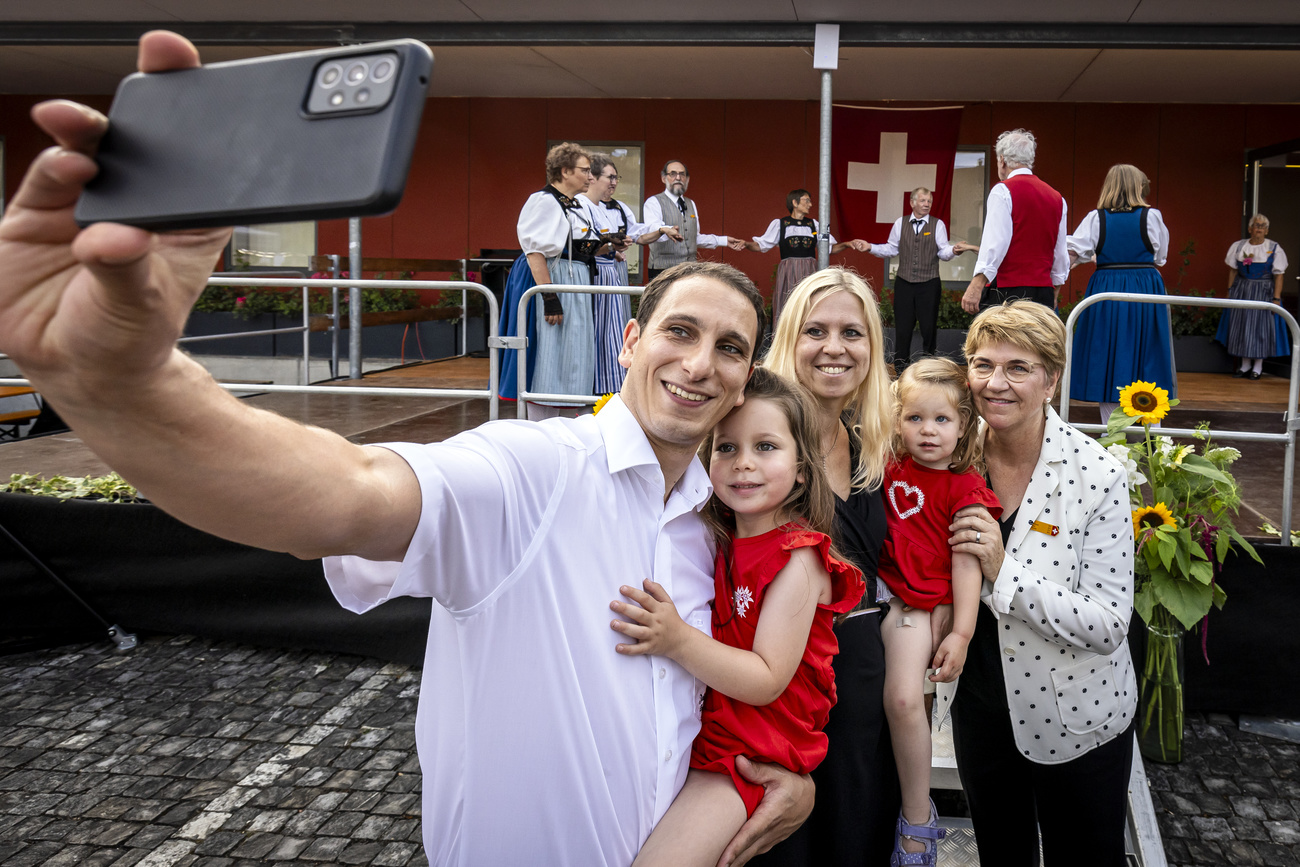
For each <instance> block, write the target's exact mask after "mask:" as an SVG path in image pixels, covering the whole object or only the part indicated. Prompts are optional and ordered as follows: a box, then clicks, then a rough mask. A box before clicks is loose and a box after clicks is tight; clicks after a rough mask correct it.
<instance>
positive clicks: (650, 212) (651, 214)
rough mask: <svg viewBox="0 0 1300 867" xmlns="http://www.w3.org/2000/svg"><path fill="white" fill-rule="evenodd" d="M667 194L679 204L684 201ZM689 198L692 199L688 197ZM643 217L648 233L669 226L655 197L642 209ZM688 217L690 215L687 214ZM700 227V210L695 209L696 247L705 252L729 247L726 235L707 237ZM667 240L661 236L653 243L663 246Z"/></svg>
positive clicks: (648, 200)
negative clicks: (715, 248)
mask: <svg viewBox="0 0 1300 867" xmlns="http://www.w3.org/2000/svg"><path fill="white" fill-rule="evenodd" d="M665 193H666V195H667V196H668V198H670V199H676V200H677V201H679V202H680V201H681V199H682V197H681V196H674V195H673V194H672V193H668V192H667V191H665ZM687 198H690V197H689V196H688V197H687ZM692 201H693V200H692ZM641 216H642V217H644V218H645V226H646V231H647V232H653V231H654V230H655V229H662V228H663V227H664V226H666V225H668V224H667V223H665V222H664V212H663V209H662V208H660V207H659V199H658V198H656V197H655V196H651V197H650V198H648V199H646V200H645V206H644V207H642V208H641ZM687 216H690V215H689V214H687ZM700 225H701V224H700V209H699V208H696V209H695V246H696V247H699V248H701V249H705V250H710V249H712V248H714V247H725V246H727V241H728V240H729V239H728V238H727V236H726V235H706V234H704V232H703V231H702V230H701V229H700ZM667 240H668V238H667V236H664V235H660V236H659V238H658V240H656V241H654V242H653V243H655V244H662V243H663V242H665V241H667Z"/></svg>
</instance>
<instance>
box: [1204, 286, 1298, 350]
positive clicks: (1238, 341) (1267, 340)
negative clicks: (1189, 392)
mask: <svg viewBox="0 0 1300 867" xmlns="http://www.w3.org/2000/svg"><path fill="white" fill-rule="evenodd" d="M1228 297H1229V298H1238V299H1243V300H1246V301H1268V302H1271V301H1272V300H1273V277H1272V276H1271V275H1270V276H1268V277H1262V278H1260V279H1259V280H1248V279H1246V278H1245V277H1241V276H1238V277H1237V279H1236V280H1235V281H1234V282H1233V284H1232V288H1231V289H1229V290H1228ZM1214 339H1215V340H1217V341H1219V342H1220V343H1222V344H1223V345H1224V346H1226V347H1228V353H1229V354H1230V355H1236V356H1239V357H1241V358H1272V357H1273V356H1275V355H1290V354H1291V340H1290V336H1289V335H1288V334H1287V327H1286V323H1285V322H1283V321H1282V317H1281V316H1278V315H1277V314H1276V313H1269V312H1268V311H1267V310H1232V309H1230V308H1224V311H1223V316H1221V317H1220V318H1219V330H1218V333H1216V334H1215V335H1214Z"/></svg>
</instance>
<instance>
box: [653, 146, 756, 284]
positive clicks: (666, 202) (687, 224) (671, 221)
mask: <svg viewBox="0 0 1300 867" xmlns="http://www.w3.org/2000/svg"><path fill="white" fill-rule="evenodd" d="M659 178H660V180H662V181H663V182H664V191H663V192H662V193H659V194H658V195H654V196H651V197H650V198H648V199H646V200H645V207H643V208H642V209H641V219H642V222H644V223H645V227H646V231H647V232H653V231H654V230H656V229H661V228H663V227H665V226H671V227H673V228H674V229H676V230H677V231H678V232H679V233H680V234H681V240H679V241H674V240H673V239H672V238H670V237H668V235H667V234H665V235H663V236H661V237H660V238H659V240H658V241H655V242H654V243H652V244H650V245H649V250H650V261H649V263H648V265H647V268H646V282H647V283H649V282H650V281H651V280H653V279H654V278H655V277H657V276H659V273H660V272H661V271H664V270H666V269H668V268H671V267H673V266H674V265H680V264H681V263H683V262H694V261H695V258H696V256H695V251H696V249H697V248H700V247H703V248H704V249H706V250H710V249H713V248H714V247H731V249H733V250H743V249H745V242H744V241H741V240H739V239H735V238H728V237H727V236H726V235H706V234H704V233H702V232H701V231H700V210H699V208H697V207H695V202H694V201H693V200H691V199H688V198H687V197H686V189H687V187H689V186H690V185H691V173H690V172H689V171H687V170H686V164H685V163H683V162H682V161H681V160H669V161H668V162H666V163H664V169H663V171H662V172H660V174H659Z"/></svg>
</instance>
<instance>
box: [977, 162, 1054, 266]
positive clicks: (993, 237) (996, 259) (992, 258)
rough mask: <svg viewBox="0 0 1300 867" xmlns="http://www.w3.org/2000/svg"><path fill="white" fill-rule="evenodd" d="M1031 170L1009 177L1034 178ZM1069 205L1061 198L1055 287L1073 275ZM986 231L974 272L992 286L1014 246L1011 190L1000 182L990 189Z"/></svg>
mask: <svg viewBox="0 0 1300 867" xmlns="http://www.w3.org/2000/svg"><path fill="white" fill-rule="evenodd" d="M1032 174H1033V172H1031V171H1030V170H1029V169H1016V170H1015V171H1014V172H1012V173H1011V174H1010V175H1008V177H1012V178H1014V177H1015V176H1016V175H1032ZM1068 210H1069V206H1068V205H1067V204H1066V203H1065V199H1064V198H1062V199H1061V225H1060V227H1059V228H1058V229H1057V232H1056V250H1055V251H1054V253H1053V255H1052V285H1053V286H1061V285H1063V284H1064V283H1065V281H1066V278H1068V277H1069V276H1070V256H1069V253H1067V252H1066V248H1065V216H1066V212H1067V211H1068ZM985 214H986V216H985V217H984V232H983V234H982V236H981V238H980V254H979V258H978V259H977V260H976V261H975V273H976V274H983V275H984V276H985V278H987V279H988V281H989V282H990V283H991V282H993V278H995V277H997V276H998V268H999V267H1001V265H1002V260H1003V259H1004V258H1006V255H1007V247H1008V246H1010V244H1011V232H1012V226H1011V190H1009V189H1007V185H1006V184H1002V183H999V184H997V185H996V186H994V187H993V189H991V190H989V199H988V205H987V206H986V208H985Z"/></svg>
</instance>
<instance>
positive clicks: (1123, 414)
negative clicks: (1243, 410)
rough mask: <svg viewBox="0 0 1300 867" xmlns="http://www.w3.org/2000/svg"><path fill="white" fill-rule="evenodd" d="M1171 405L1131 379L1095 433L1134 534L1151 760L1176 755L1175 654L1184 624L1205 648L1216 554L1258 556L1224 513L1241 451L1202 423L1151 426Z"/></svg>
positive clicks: (1230, 508) (1215, 603)
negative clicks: (1117, 470) (1119, 474)
mask: <svg viewBox="0 0 1300 867" xmlns="http://www.w3.org/2000/svg"><path fill="white" fill-rule="evenodd" d="M1177 405H1178V401H1177V400H1170V399H1169V392H1167V391H1165V390H1164V389H1163V388H1158V387H1156V385H1155V383H1151V382H1135V383H1133V384H1132V385H1130V386H1128V387H1126V388H1124V389H1122V390H1121V391H1120V406H1119V409H1117V410H1115V411H1114V412H1113V413H1112V414H1111V417H1110V419H1109V421H1108V422H1107V425H1106V435H1105V436H1104V437H1103V438H1102V439H1101V444H1102V445H1104V446H1107V447H1108V449H1109V451H1110V453H1111V454H1113V455H1114V456H1115V457H1117V458H1118V459H1119V460H1120V462H1121V463H1122V464H1124V466H1125V467H1126V468H1127V469H1128V475H1129V498H1130V501H1131V504H1132V506H1133V535H1134V541H1135V544H1136V556H1135V557H1134V572H1135V575H1134V580H1135V582H1136V586H1135V588H1134V600H1133V601H1134V607H1135V609H1136V610H1137V613H1138V615H1139V616H1140V617H1141V618H1142V620H1143V621H1144V622H1145V623H1146V624H1147V653H1146V659H1145V661H1144V664H1143V669H1142V678H1141V683H1140V685H1141V687H1142V702H1143V704H1142V706H1141V707H1140V708H1139V720H1138V735H1139V743H1140V745H1142V746H1143V754H1144V755H1148V757H1149V758H1152V759H1155V760H1157V761H1178V757H1179V756H1180V755H1181V744H1182V725H1183V712H1182V678H1181V675H1180V673H1179V671H1178V668H1179V665H1178V663H1179V660H1180V659H1181V649H1182V638H1183V633H1184V631H1185V630H1188V629H1193V628H1195V627H1196V626H1197V624H1200V625H1201V641H1202V645H1201V648H1202V653H1205V652H1206V646H1205V640H1206V638H1207V632H1206V627H1207V625H1208V623H1207V621H1208V615H1209V613H1210V608H1211V607H1215V608H1222V607H1223V603H1224V602H1225V601H1227V594H1226V593H1225V592H1224V590H1223V587H1222V586H1221V585H1220V584H1219V582H1218V580H1217V579H1218V576H1219V572H1220V570H1221V569H1222V566H1223V562H1224V560H1225V559H1226V558H1227V556H1228V554H1229V552H1230V551H1232V550H1233V548H1234V546H1235V547H1237V548H1239V549H1241V550H1243V551H1245V552H1246V553H1248V554H1249V555H1250V556H1251V557H1253V558H1254V559H1255V560H1259V555H1258V554H1257V553H1256V552H1255V549H1254V547H1253V546H1252V545H1251V544H1250V543H1249V542H1247V541H1246V540H1245V539H1244V538H1242V536H1241V534H1240V533H1238V532H1237V530H1236V528H1235V527H1234V526H1233V521H1232V519H1233V516H1234V515H1235V514H1236V512H1237V508H1238V506H1240V504H1241V489H1240V487H1239V486H1238V484H1237V482H1236V480H1235V479H1234V478H1233V477H1232V474H1231V473H1230V472H1229V467H1230V466H1231V465H1232V463H1233V462H1234V461H1235V460H1237V458H1239V457H1241V452H1239V451H1237V450H1236V449H1234V448H1228V447H1215V446H1214V445H1213V444H1212V442H1211V440H1210V431H1209V424H1208V423H1202V424H1201V425H1199V426H1198V427H1197V429H1196V434H1195V436H1196V439H1197V441H1198V442H1193V443H1185V444H1182V445H1179V444H1176V443H1175V442H1174V441H1173V439H1172V438H1171V437H1167V436H1161V435H1159V434H1158V433H1156V432H1153V430H1152V425H1154V424H1156V423H1158V422H1159V421H1160V420H1161V419H1163V418H1164V417H1165V415H1167V414H1168V412H1169V410H1170V408H1171V407H1173V406H1177ZM1134 425H1141V426H1142V436H1141V437H1139V438H1137V439H1135V440H1133V441H1129V439H1128V432H1129V429H1130V428H1132V427H1133V426H1134ZM1157 430H1158V429H1157ZM1198 446H1199V448H1200V453H1199V454H1198V453H1197V449H1198ZM1207 662H1208V656H1207ZM1153 725H1156V726H1158V729H1157V730H1156V733H1155V734H1156V736H1155V737H1154V738H1153V744H1152V746H1151V747H1150V750H1151V752H1150V753H1149V752H1148V747H1147V746H1146V745H1145V741H1146V740H1147V739H1148V736H1149V735H1150V734H1151V729H1152V726H1153ZM1153 753H1154V754H1153Z"/></svg>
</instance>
